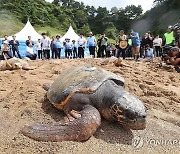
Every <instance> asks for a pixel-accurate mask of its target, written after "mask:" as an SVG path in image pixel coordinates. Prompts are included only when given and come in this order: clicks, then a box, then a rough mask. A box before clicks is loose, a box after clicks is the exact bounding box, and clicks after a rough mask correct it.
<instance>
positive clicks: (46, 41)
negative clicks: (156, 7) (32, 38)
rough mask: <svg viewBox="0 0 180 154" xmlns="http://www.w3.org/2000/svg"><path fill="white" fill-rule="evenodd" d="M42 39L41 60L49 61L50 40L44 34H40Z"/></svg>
mask: <svg viewBox="0 0 180 154" xmlns="http://www.w3.org/2000/svg"><path fill="white" fill-rule="evenodd" d="M42 37H43V38H42V39H41V44H42V51H43V58H45V59H50V45H51V40H50V38H48V37H47V36H46V33H42Z"/></svg>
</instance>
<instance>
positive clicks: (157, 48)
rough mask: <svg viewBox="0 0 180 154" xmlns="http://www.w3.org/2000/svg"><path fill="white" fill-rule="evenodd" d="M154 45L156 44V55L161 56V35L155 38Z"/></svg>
mask: <svg viewBox="0 0 180 154" xmlns="http://www.w3.org/2000/svg"><path fill="white" fill-rule="evenodd" d="M153 46H154V54H155V55H156V57H159V56H161V54H162V53H161V51H162V50H161V47H162V39H161V38H159V35H156V36H155V38H154V40H153Z"/></svg>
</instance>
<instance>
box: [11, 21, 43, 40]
mask: <svg viewBox="0 0 180 154" xmlns="http://www.w3.org/2000/svg"><path fill="white" fill-rule="evenodd" d="M14 35H15V36H16V39H17V40H27V39H28V36H31V39H32V40H33V41H37V40H38V39H41V38H42V36H41V35H40V34H38V33H37V32H36V30H35V29H34V28H33V26H32V25H31V23H30V22H29V20H28V21H27V23H26V25H25V26H24V28H23V29H22V30H21V31H20V32H18V33H16V34H14ZM12 36H13V35H12ZM12 36H9V37H8V40H11V39H12Z"/></svg>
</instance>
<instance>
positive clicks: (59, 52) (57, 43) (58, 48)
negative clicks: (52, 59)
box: [55, 35, 63, 59]
mask: <svg viewBox="0 0 180 154" xmlns="http://www.w3.org/2000/svg"><path fill="white" fill-rule="evenodd" d="M60 38H61V37H60V35H57V36H56V41H55V48H56V53H57V57H58V58H59V59H60V58H61V48H62V47H63V43H62V42H61V41H60Z"/></svg>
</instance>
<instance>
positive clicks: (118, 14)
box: [0, 0, 142, 39]
mask: <svg viewBox="0 0 180 154" xmlns="http://www.w3.org/2000/svg"><path fill="white" fill-rule="evenodd" d="M0 12H3V13H1V16H0V18H2V19H4V18H6V20H5V21H2V20H1V22H0V23H2V24H1V25H0V28H1V30H0V36H3V35H4V34H7V35H10V34H13V33H15V32H18V31H19V30H20V29H22V27H23V24H25V23H26V22H27V19H28V18H29V20H30V22H31V24H32V25H33V26H34V27H35V29H36V30H37V31H38V32H42V31H45V32H47V33H48V34H49V35H56V34H61V35H62V34H63V33H65V32H66V31H67V29H68V28H69V25H70V24H71V25H72V27H73V28H74V29H75V31H76V32H77V33H84V34H85V35H87V33H88V32H89V31H92V32H93V33H94V34H102V33H106V34H107V36H108V37H109V38H113V39H116V37H117V35H118V32H119V31H120V30H121V29H124V30H125V31H128V30H129V29H130V25H131V23H132V22H134V20H137V19H138V18H139V17H140V15H141V14H142V8H141V6H137V7H136V6H134V5H131V6H127V7H126V8H124V9H123V8H116V7H113V8H112V9H111V10H107V8H106V7H99V8H97V9H96V8H94V7H93V6H88V5H84V3H82V2H78V1H76V0H54V1H53V2H52V3H49V2H46V1H45V0H0ZM8 20H9V21H8ZM22 23H23V24H22ZM5 25H7V26H9V29H8V30H7V28H6V26H5Z"/></svg>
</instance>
